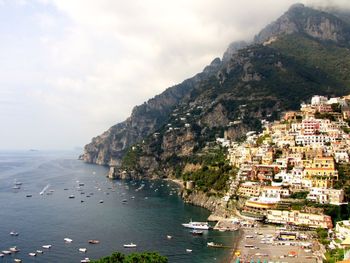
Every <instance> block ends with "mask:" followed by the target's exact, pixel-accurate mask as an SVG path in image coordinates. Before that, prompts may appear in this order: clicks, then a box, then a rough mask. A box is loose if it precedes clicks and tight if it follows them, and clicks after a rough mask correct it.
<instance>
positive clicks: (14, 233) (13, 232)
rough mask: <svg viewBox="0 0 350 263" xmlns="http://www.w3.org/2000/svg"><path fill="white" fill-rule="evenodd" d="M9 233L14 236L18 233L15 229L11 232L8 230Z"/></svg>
mask: <svg viewBox="0 0 350 263" xmlns="http://www.w3.org/2000/svg"><path fill="white" fill-rule="evenodd" d="M10 235H11V236H14V237H16V236H18V235H19V234H18V233H17V232H15V231H11V232H10Z"/></svg>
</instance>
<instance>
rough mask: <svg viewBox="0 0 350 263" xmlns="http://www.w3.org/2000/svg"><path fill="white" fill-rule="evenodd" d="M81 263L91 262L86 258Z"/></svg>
mask: <svg viewBox="0 0 350 263" xmlns="http://www.w3.org/2000/svg"><path fill="white" fill-rule="evenodd" d="M80 262H81V263H88V262H90V259H89V258H84V259H82V260H80Z"/></svg>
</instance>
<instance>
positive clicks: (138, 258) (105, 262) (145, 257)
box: [92, 252, 168, 263]
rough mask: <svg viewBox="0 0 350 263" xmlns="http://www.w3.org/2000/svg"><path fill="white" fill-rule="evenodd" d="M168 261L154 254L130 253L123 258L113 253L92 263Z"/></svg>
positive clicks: (118, 253) (162, 262)
mask: <svg viewBox="0 0 350 263" xmlns="http://www.w3.org/2000/svg"><path fill="white" fill-rule="evenodd" d="M167 262H168V259H167V258H166V257H164V256H161V255H159V254H158V253H155V252H144V253H132V254H130V255H127V256H125V255H124V254H122V253H120V252H114V253H113V254H112V255H111V256H107V257H103V258H100V259H98V260H95V261H92V263H167Z"/></svg>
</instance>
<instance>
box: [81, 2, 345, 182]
mask: <svg viewBox="0 0 350 263" xmlns="http://www.w3.org/2000/svg"><path fill="white" fill-rule="evenodd" d="M349 17H350V16H348V15H347V14H346V12H342V13H341V15H340V13H339V12H331V11H328V12H326V11H322V10H316V9H312V8H309V7H306V6H304V5H302V4H297V5H293V6H291V7H290V8H289V10H288V11H287V12H286V13H284V14H283V15H282V16H281V17H280V18H278V19H277V20H276V21H274V22H273V23H271V24H270V25H268V26H266V27H265V28H264V29H263V30H261V32H259V33H258V34H257V35H256V36H255V38H254V41H253V42H252V43H246V42H233V43H231V44H230V45H229V47H228V49H227V51H226V52H225V53H224V55H223V58H222V59H220V58H215V59H214V60H213V61H212V62H211V64H210V65H208V66H207V67H205V68H204V70H203V71H202V72H201V73H199V74H197V75H195V76H194V77H192V78H189V79H187V80H185V81H184V82H182V83H180V84H178V85H175V86H173V87H170V88H168V89H166V90H165V91H164V92H163V93H161V94H160V95H157V96H155V97H154V98H152V99H150V100H149V101H147V102H145V103H144V104H142V105H140V106H136V107H135V108H134V109H133V111H132V114H131V116H130V117H129V118H128V119H127V120H125V121H124V122H122V123H119V124H117V125H115V126H113V127H111V128H110V129H109V130H108V131H106V132H105V133H103V134H102V135H100V136H97V137H95V138H93V139H92V142H91V143H89V144H87V145H86V146H85V149H84V154H83V155H82V156H81V158H82V159H83V160H84V161H86V162H89V163H96V164H100V165H110V166H118V167H121V168H122V170H125V171H126V173H127V175H128V176H158V177H162V176H176V175H179V174H180V173H181V172H182V171H183V169H187V168H188V167H187V164H188V163H189V162H190V163H191V162H192V164H194V165H195V163H196V161H194V159H196V158H197V157H198V156H200V155H201V154H203V151H204V150H205V149H206V148H207V146H208V142H210V141H214V140H215V138H216V137H219V136H220V137H223V136H224V135H226V136H227V137H228V138H232V139H240V138H241V137H242V136H243V135H244V134H245V133H246V132H247V131H249V130H260V129H261V120H262V119H265V120H274V119H276V118H278V117H279V115H280V114H281V113H282V112H283V111H285V110H291V109H297V108H298V106H299V104H300V102H301V100H303V99H305V98H309V97H311V96H312V95H314V94H319V95H329V96H339V95H344V94H348V93H350V52H349V48H350V26H349V23H348V21H350V19H349ZM196 160H197V159H196ZM186 167H187V168H186Z"/></svg>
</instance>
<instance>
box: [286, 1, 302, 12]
mask: <svg viewBox="0 0 350 263" xmlns="http://www.w3.org/2000/svg"><path fill="white" fill-rule="evenodd" d="M302 8H305V5H304V4H302V3H296V4H293V5H291V6H290V7H289V9H288V11H295V10H299V9H302Z"/></svg>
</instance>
